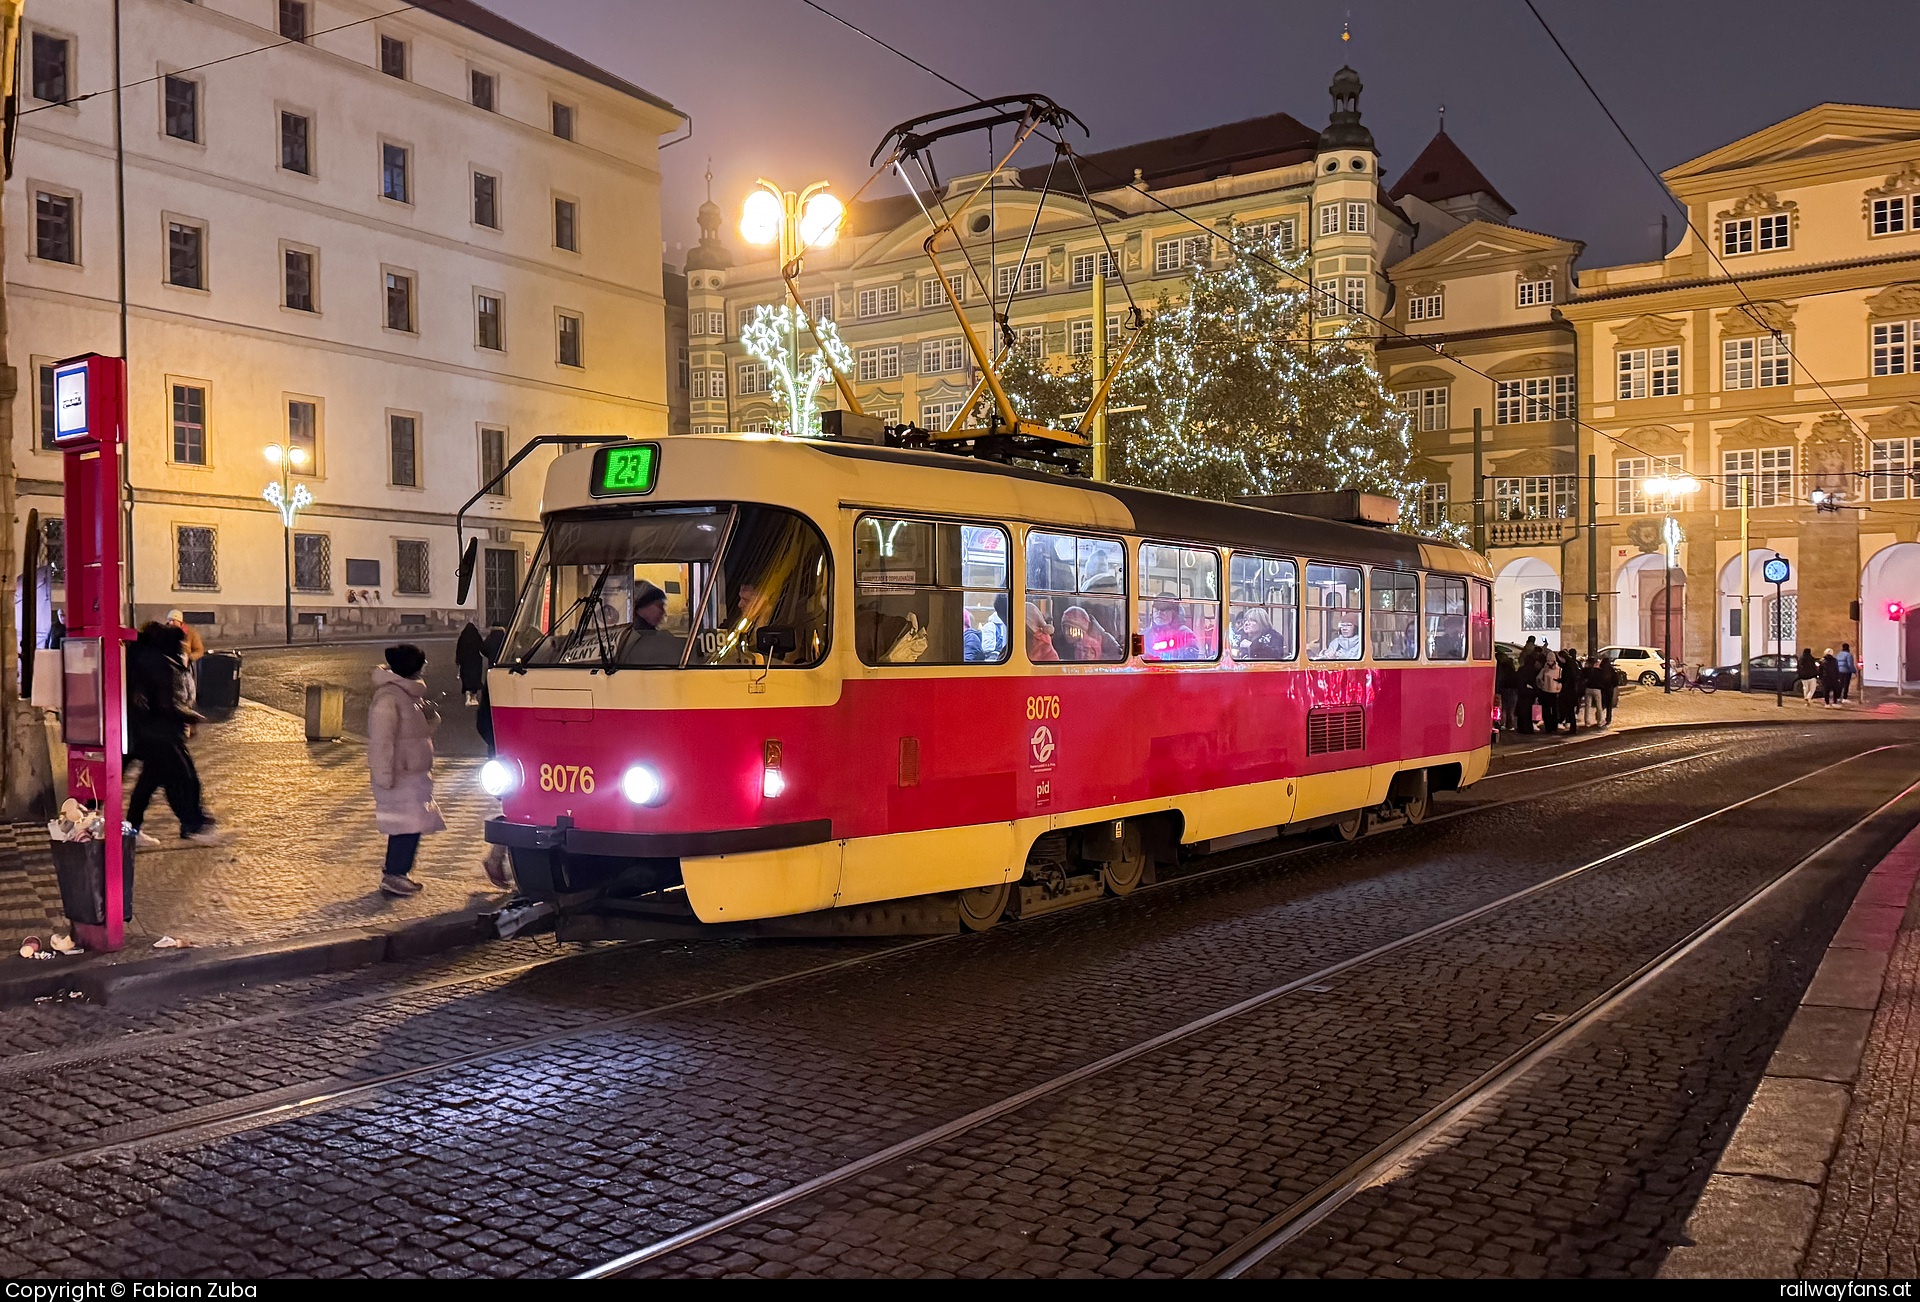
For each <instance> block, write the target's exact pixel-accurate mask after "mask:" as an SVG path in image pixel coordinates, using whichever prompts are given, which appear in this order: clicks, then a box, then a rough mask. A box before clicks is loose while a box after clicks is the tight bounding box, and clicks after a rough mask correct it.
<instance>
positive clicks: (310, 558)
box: [293, 533, 333, 592]
mask: <svg viewBox="0 0 1920 1302" xmlns="http://www.w3.org/2000/svg"><path fill="white" fill-rule="evenodd" d="M293 586H294V590H295V591H296V592H330V591H332V589H333V540H332V539H331V538H329V537H328V536H327V535H326V534H323V533H297V534H295V535H294V536H293Z"/></svg>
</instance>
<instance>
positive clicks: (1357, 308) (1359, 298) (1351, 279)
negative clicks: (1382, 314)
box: [1346, 276, 1367, 316]
mask: <svg viewBox="0 0 1920 1302" xmlns="http://www.w3.org/2000/svg"><path fill="white" fill-rule="evenodd" d="M1346 306H1347V311H1349V312H1351V313H1352V314H1353V315H1355V316H1365V315H1366V314H1367V278H1366V277H1365V276H1348V277H1347V296H1346Z"/></svg>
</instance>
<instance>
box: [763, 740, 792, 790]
mask: <svg viewBox="0 0 1920 1302" xmlns="http://www.w3.org/2000/svg"><path fill="white" fill-rule="evenodd" d="M781 751H782V748H781V745H780V743H779V742H777V741H770V742H768V743H767V746H766V755H765V762H764V764H763V766H762V767H761V770H760V795H761V797H762V798H763V799H766V800H772V799H773V798H774V797H775V796H777V795H779V794H780V793H781V792H783V791H785V790H786V789H787V775H786V774H785V773H782V772H781V771H780V761H781V758H782V754H781Z"/></svg>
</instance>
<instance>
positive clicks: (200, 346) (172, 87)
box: [5, 0, 685, 644]
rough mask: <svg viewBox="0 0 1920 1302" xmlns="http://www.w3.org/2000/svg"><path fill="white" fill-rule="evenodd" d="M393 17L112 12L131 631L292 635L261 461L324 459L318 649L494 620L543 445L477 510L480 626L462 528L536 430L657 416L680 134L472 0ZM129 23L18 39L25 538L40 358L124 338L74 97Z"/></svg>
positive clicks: (211, 2) (85, 109)
mask: <svg viewBox="0 0 1920 1302" xmlns="http://www.w3.org/2000/svg"><path fill="white" fill-rule="evenodd" d="M395 8H396V7H395V6H393V5H391V4H381V3H374V2H372V0H313V2H311V3H294V4H290V3H284V2H283V0H206V2H205V3H198V4H190V3H185V2H184V0H123V5H122V14H123V19H122V21H123V24H124V27H123V33H122V38H121V39H122V43H123V56H122V61H123V76H124V79H125V81H126V83H127V88H126V90H125V93H124V108H123V114H124V171H125V200H124V213H125V225H124V236H125V238H124V257H125V268H126V271H125V299H126V307H125V332H126V349H127V356H128V358H129V382H128V387H129V405H130V412H129V441H130V445H131V454H130V467H129V478H130V480H131V485H132V497H133V508H132V510H133V514H132V520H133V539H134V542H133V565H132V578H133V584H134V601H135V606H136V611H137V615H138V617H139V618H140V619H149V618H154V617H156V616H159V615H162V614H163V613H164V612H166V611H167V610H168V609H170V608H180V609H183V610H185V611H187V612H188V613H189V618H191V619H194V620H196V621H197V622H200V623H202V624H204V625H206V627H205V629H204V631H205V632H206V634H207V635H208V638H209V640H210V641H215V642H227V643H230V644H231V643H243V642H247V641H256V640H276V639H278V637H279V636H280V635H281V628H282V621H283V595H284V588H283V584H284V579H283V575H284V562H283V543H284V539H283V534H282V526H281V520H280V517H279V515H278V514H277V513H276V512H275V511H274V510H273V508H271V507H270V506H269V505H268V504H267V503H266V502H265V501H264V500H263V499H262V490H263V488H264V487H265V486H266V484H267V482H268V481H269V479H271V478H274V477H275V472H274V469H273V467H272V466H270V465H269V464H268V462H267V461H266V460H265V458H264V457H263V455H262V449H263V448H264V447H265V446H266V445H267V444H270V443H280V444H296V445H299V446H301V447H302V448H303V449H304V450H306V451H307V452H308V453H309V456H310V461H309V464H308V465H307V466H306V467H305V469H304V472H303V473H302V474H299V475H297V476H295V482H296V483H303V484H305V485H306V487H307V488H308V490H309V492H310V493H311V494H312V497H313V499H314V501H313V504H312V505H311V506H309V507H307V508H306V509H305V510H304V511H303V512H301V514H300V516H299V520H298V523H297V524H296V526H295V533H296V538H295V548H294V565H293V570H294V574H295V592H294V604H295V609H296V611H297V612H299V615H300V617H301V619H302V622H303V623H307V624H309V625H312V624H314V622H315V620H316V617H318V619H320V620H323V621H324V624H323V625H320V626H315V627H309V628H307V629H304V630H302V636H309V637H311V636H319V635H321V634H322V632H323V631H324V634H325V635H327V636H335V635H346V636H352V635H354V634H355V633H360V632H365V633H368V634H371V633H374V632H385V631H387V630H389V629H395V628H403V627H426V628H435V627H445V626H448V625H450V624H451V625H454V626H457V624H458V623H459V622H460V621H463V620H464V619H466V618H469V617H479V618H483V619H492V618H499V617H501V616H502V615H503V614H504V612H505V610H506V608H507V607H508V606H509V605H510V603H511V601H512V599H513V591H514V587H515V585H516V583H517V582H518V578H519V576H520V574H521V573H522V572H523V569H524V563H525V558H526V556H527V554H528V552H529V551H530V549H531V545H532V543H533V542H534V541H535V540H536V539H537V529H538V512H539V504H540V496H541V491H542V486H543V475H544V468H545V465H546V463H547V461H548V460H550V459H551V455H552V454H551V453H548V452H545V451H542V452H540V453H536V454H535V455H534V456H533V457H531V458H530V459H529V460H528V461H527V462H525V463H523V464H522V466H521V467H520V468H518V469H516V470H515V471H514V472H513V475H512V476H511V478H510V479H509V480H508V481H507V483H506V484H505V486H504V487H503V489H502V491H500V492H499V493H497V494H495V495H493V496H490V497H488V498H486V499H484V500H483V502H482V503H481V504H480V505H479V506H478V507H476V508H475V510H474V512H473V513H471V514H470V516H469V524H470V526H471V527H477V528H478V530H479V531H480V533H481V537H482V544H481V546H482V560H481V565H480V572H479V573H478V574H477V575H476V578H475V583H474V591H473V594H472V596H471V598H470V599H469V601H468V603H467V605H466V606H465V607H464V608H458V607H457V606H456V599H455V586H456V584H455V567H456V561H457V548H456V544H455V534H454V528H453V524H454V512H455V511H456V510H457V509H458V508H459V506H460V505H461V503H463V502H464V501H465V500H466V499H467V498H468V497H470V496H471V495H472V494H474V493H475V492H477V491H478V490H479V488H480V486H481V485H482V483H483V482H484V481H485V479H486V478H488V477H490V475H491V473H492V472H493V471H494V470H495V469H497V468H498V467H499V466H500V465H502V464H503V463H504V460H505V459H506V458H507V457H509V456H511V455H512V453H513V452H514V451H516V450H518V449H519V448H520V447H521V446H522V445H523V444H524V443H525V442H526V441H527V440H529V439H531V438H533V437H535V436H539V435H578V434H606V433H617V434H625V435H657V434H664V433H666V432H668V415H667V399H668V390H667V385H668V379H669V377H668V375H667V367H668V365H669V362H670V357H669V347H668V344H667V342H666V337H665V322H664V307H663V298H662V281H661V266H660V261H659V258H658V256H657V255H656V253H655V250H657V249H658V248H659V240H660V231H659V174H658V170H657V149H658V143H657V142H658V139H659V137H660V135H661V134H662V133H664V132H668V131H671V130H673V129H675V128H677V127H679V126H681V125H682V124H683V123H684V120H685V119H684V117H683V116H682V115H681V114H679V113H678V112H677V111H676V110H675V109H673V108H672V106H671V105H669V104H667V103H666V102H665V101H663V100H661V99H659V98H658V97H656V96H653V95H651V94H649V93H647V92H646V91H644V90H642V89H641V88H639V87H637V86H634V85H632V84H630V83H628V82H626V81H624V80H622V79H620V78H618V77H615V76H613V75H612V74H610V73H607V72H605V71H604V70H602V69H599V68H597V67H595V66H594V65H593V64H591V63H588V62H587V61H585V60H583V59H580V58H579V57H578V56H575V55H573V54H571V53H569V52H567V51H565V50H562V49H560V48H558V47H556V46H554V45H552V44H551V43H549V42H546V41H544V40H542V39H540V38H538V37H536V36H534V35H533V34H532V33H529V32H527V31H525V30H524V29H521V28H519V27H516V26H514V25H513V24H511V23H507V22H505V21H504V20H502V19H500V18H499V17H498V16H497V15H494V14H492V13H491V12H489V11H487V10H485V9H483V8H481V7H480V6H478V5H476V4H473V3H471V2H470V0H438V2H437V3H435V4H433V5H431V6H422V7H417V8H411V9H408V8H402V9H400V10H399V11H398V12H395ZM113 9H114V7H113V5H112V4H111V3H110V0H36V3H35V4H33V5H32V6H31V7H30V8H29V11H28V14H27V19H26V25H25V30H24V32H23V35H22V49H23V59H22V76H21V106H22V109H23V110H25V111H24V113H23V116H22V118H21V122H20V127H19V138H18V149H17V155H16V159H15V166H14V172H13V177H12V180H11V181H10V182H9V183H8V185H7V187H6V193H5V203H6V225H7V228H8V231H9V236H10V238H9V240H8V247H7V259H6V280H7V293H8V296H9V303H10V338H9V353H10V357H9V360H10V361H11V362H12V363H13V365H14V366H15V368H16V371H17V374H18V376H19V389H18V392H17V396H16V399H15V401H14V403H13V413H14V419H13V430H12V434H13V448H14V458H15V466H16V469H17V472H18V476H19V498H18V512H19V518H18V519H16V520H15V522H14V527H15V529H16V530H19V529H21V528H22V527H23V526H22V521H23V520H24V517H25V515H26V512H27V511H28V510H30V509H33V510H38V511H39V512H40V513H41V515H42V517H44V518H50V519H53V520H56V521H57V520H58V518H59V516H60V515H61V512H62V502H61V498H60V478H61V458H60V455H59V454H57V453H55V452H53V451H51V450H49V449H48V447H47V443H48V442H49V441H50V440H49V438H48V437H47V436H48V434H49V433H50V428H51V426H50V419H51V417H50V412H49V410H48V408H47V405H46V398H45V390H46V385H47V383H48V381H49V379H50V374H51V373H50V369H49V368H50V366H51V364H52V363H53V362H54V361H56V360H58V359H61V358H64V357H68V356H72V355H75V354H79V353H84V352H90V351H91V352H102V353H108V354H114V353H118V352H119V351H120V346H121V345H120V337H121V315H122V314H121V308H120V302H119V300H120V286H119V273H118V266H119V262H120V254H121V244H120V239H119V236H120V231H121V227H120V224H119V222H118V221H117V213H118V210H119V205H117V204H116V190H115V166H116V157H115V148H114V111H113V107H112V106H113V99H112V96H111V95H98V96H96V97H94V98H90V99H86V100H85V101H83V102H78V103H69V102H63V101H71V100H75V99H77V98H78V97H79V96H81V95H84V94H87V93H89V92H96V91H100V90H102V89H105V88H108V87H110V86H111V85H112V82H113V70H112V49H113V44H112V42H113V31H112V14H113ZM266 47H272V48H266ZM234 55H241V56H244V57H238V58H231V59H229V61H226V62H218V63H215V62H212V61H214V60H219V59H222V58H225V57H226V56H234ZM208 65H210V66H208ZM16 536H17V534H16ZM55 596H56V602H57V599H58V597H59V596H60V593H59V591H58V589H57V588H56V591H55Z"/></svg>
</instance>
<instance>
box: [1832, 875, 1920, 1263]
mask: <svg viewBox="0 0 1920 1302" xmlns="http://www.w3.org/2000/svg"><path fill="white" fill-rule="evenodd" d="M1804 1273H1805V1274H1807V1275H1808V1276H1809V1277H1812V1278H1816V1279H1845V1278H1853V1279H1883V1278H1892V1279H1901V1278H1905V1279H1912V1278H1913V1277H1914V1276H1916V1275H1920V883H1916V885H1915V887H1914V895H1913V897H1912V898H1910V899H1909V900H1908V903H1907V912H1906V916H1905V917H1904V919H1902V922H1901V927H1900V934H1899V936H1898V938H1897V939H1896V940H1895V942H1894V947H1893V954H1892V956H1891V958H1890V959H1889V961H1888V963H1887V974H1886V980H1885V983H1884V985H1883V986H1882V987H1881V994H1880V1006H1879V1008H1878V1009H1877V1010H1875V1013H1874V1018H1873V1028H1872V1030H1871V1031H1870V1032H1868V1035H1867V1047H1866V1053H1865V1055H1864V1057H1863V1058H1862V1059H1861V1063H1860V1077H1859V1080H1858V1081H1857V1082H1856V1083H1855V1084H1854V1087H1853V1101H1852V1103H1851V1104H1850V1106H1849V1108H1848V1112H1847V1124H1846V1129H1845V1130H1843V1131H1842V1132H1841V1136H1840V1147H1839V1151H1838V1152H1837V1153H1836V1154H1835V1155H1834V1158H1833V1161H1832V1163H1831V1164H1830V1165H1829V1167H1828V1173H1827V1181H1826V1185H1825V1187H1824V1189H1823V1191H1822V1201H1821V1205H1820V1219H1819V1221H1818V1222H1817V1223H1816V1225H1815V1228H1814V1233H1813V1242H1812V1244H1811V1245H1810V1247H1809V1248H1808V1251H1807V1260H1806V1265H1805V1268H1804Z"/></svg>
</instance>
